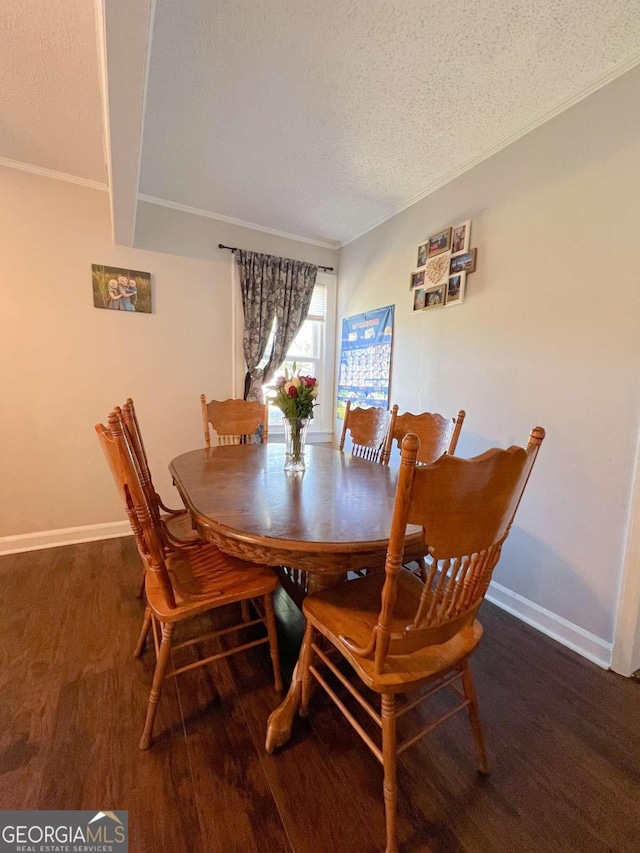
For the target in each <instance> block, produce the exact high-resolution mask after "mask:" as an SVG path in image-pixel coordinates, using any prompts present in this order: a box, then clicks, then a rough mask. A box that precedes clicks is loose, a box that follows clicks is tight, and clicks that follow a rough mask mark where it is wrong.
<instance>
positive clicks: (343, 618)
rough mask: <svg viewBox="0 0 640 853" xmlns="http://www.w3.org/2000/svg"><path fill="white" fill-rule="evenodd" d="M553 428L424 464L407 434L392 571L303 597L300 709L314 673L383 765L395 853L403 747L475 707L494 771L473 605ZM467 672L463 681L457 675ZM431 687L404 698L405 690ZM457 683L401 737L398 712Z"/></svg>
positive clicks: (481, 754) (480, 745) (475, 724)
mask: <svg viewBox="0 0 640 853" xmlns="http://www.w3.org/2000/svg"><path fill="white" fill-rule="evenodd" d="M543 438H544V430H543V429H542V428H541V427H536V428H535V429H534V430H533V431H532V433H531V435H530V438H529V443H528V445H527V448H526V449H524V448H521V447H510V448H509V449H508V450H499V449H494V450H489V451H487V452H486V453H483V454H482V455H481V456H476V457H475V458H473V459H460V458H457V457H455V456H448V455H445V456H442V457H440V458H439V459H438V460H437V461H436V462H434V463H433V464H431V465H425V466H420V467H418V466H416V458H417V455H418V450H419V440H418V438H417V437H416V436H415V435H412V434H409V435H408V436H406V437H405V439H404V440H403V442H402V459H401V463H400V472H399V477H398V483H397V490H396V498H395V505H394V513H393V520H392V527H391V536H390V539H389V548H388V551H387V560H386V565H385V573H384V574H373V575H369V576H367V577H365V578H361V579H358V580H354V581H351V582H350V583H348V584H341V585H340V586H337V587H334V588H332V589H329V590H324V591H321V592H317V593H312V594H311V595H309V596H307V598H306V599H305V601H304V605H303V612H304V615H305V616H306V620H307V625H306V630H305V635H304V640H303V646H302V650H301V653H300V668H301V676H302V704H301V711H300V713H301V715H302V716H306V715H307V712H308V705H309V693H310V684H311V679H312V677H313V678H314V679H315V680H317V681H318V682H319V683H320V684H321V685H322V686H323V687H324V689H325V690H326V691H327V693H328V694H329V696H330V697H331V698H332V699H333V701H334V702H335V703H336V704H337V706H338V707H339V708H340V710H341V711H342V712H343V713H344V715H345V716H346V717H347V719H348V720H349V722H350V723H351V725H352V726H353V727H354V728H355V730H356V731H357V732H358V734H359V735H360V736H361V737H362V738H363V740H364V741H365V743H366V744H367V746H368V747H369V749H370V750H371V751H372V752H373V754H374V756H375V757H376V758H377V759H378V761H379V762H380V763H381V764H382V766H383V769H384V804H385V812H386V826H387V830H386V835H387V841H386V851H387V853H396V851H397V849H398V848H397V842H396V828H395V825H396V805H397V797H398V791H397V785H396V761H397V756H398V755H399V754H401V753H402V752H404V750H405V749H407V748H408V747H409V746H412V745H413V744H414V743H415V742H416V741H417V740H418V739H419V738H421V737H422V736H423V735H425V734H427V733H428V732H430V731H432V730H433V729H434V728H435V727H436V726H438V725H440V723H442V722H444V721H445V720H446V719H448V718H449V717H450V716H452V715H453V714H455V713H457V712H458V711H462V710H463V709H465V708H466V709H467V713H468V715H469V722H470V724H471V731H472V734H473V738H474V741H475V747H476V753H477V761H478V769H479V771H480V772H481V773H485V774H486V773H488V772H489V762H488V758H487V753H486V749H485V744H484V738H483V734H482V728H481V724H480V716H479V712H478V701H477V697H476V691H475V686H474V683H473V678H472V676H471V671H470V669H469V658H470V657H471V655H472V653H473V652H474V650H475V648H476V647H477V645H478V643H479V641H480V638H481V636H482V626H481V624H480V623H479V622H478V621H477V620H476V618H475V617H476V614H477V612H478V608H479V607H480V605H481V603H482V600H483V598H484V595H485V593H486V591H487V587H488V586H489V581H490V580H491V574H492V572H493V570H494V568H495V566H496V564H497V563H498V560H499V558H500V552H501V550H502V546H503V544H504V541H505V539H506V538H507V536H508V534H509V529H510V527H511V524H512V522H513V518H514V515H515V512H516V510H517V508H518V504H519V503H520V499H521V497H522V494H523V492H524V488H525V486H526V484H527V480H528V478H529V475H530V473H531V469H532V467H533V464H534V461H535V458H536V455H537V453H538V449H539V447H540V444H541V443H542V440H543ZM407 524H416V525H419V526H421V527H422V528H423V531H424V538H425V542H426V544H427V545H428V548H429V554H430V566H429V577H428V579H427V583H426V584H425V583H422V582H421V581H420V580H418V579H417V578H416V577H414V576H413V575H411V574H409V573H407V572H402V571H400V567H401V563H402V551H403V544H404V538H405V530H406V526H407ZM317 632H319V633H320V634H322V635H323V636H324V637H325V638H326V639H327V640H328V641H329V642H330V643H331V644H332V646H333V647H334V648H335V649H337V651H338V652H339V653H340V654H341V655H342V656H344V658H346V660H347V661H348V662H349V664H350V665H351V667H352V668H353V670H354V671H355V673H356V674H357V675H358V676H359V678H360V679H361V680H362V682H364V684H365V685H366V686H367V687H368V688H369V689H370V690H373V691H375V692H376V693H378V694H380V696H381V701H380V706H381V711H380V713H378V711H377V710H376V709H374V708H373V707H372V706H371V704H370V703H369V702H367V700H366V699H365V698H364V696H362V695H361V694H360V692H359V691H358V690H357V689H356V687H355V686H354V685H353V684H352V683H351V681H350V680H349V679H347V678H346V677H345V675H343V673H342V672H341V671H340V669H338V668H337V666H336V665H335V664H334V663H333V662H332V661H331V660H330V658H329V657H327V655H326V653H325V652H324V651H323V650H322V649H321V648H320V646H319V645H318V644H317V643H316V641H315V637H316V633H317ZM315 658H317V659H318V660H319V662H320V663H323V664H325V665H326V666H327V667H328V668H329V670H330V671H331V672H332V673H333V675H334V676H335V677H336V678H337V679H338V680H339V681H340V682H341V683H342V685H343V686H344V687H345V688H346V689H347V690H348V691H349V693H351V694H352V696H353V697H354V698H355V699H356V700H357V701H358V703H359V704H360V705H361V706H362V707H363V708H364V709H365V711H366V712H367V713H368V715H369V716H370V717H371V718H372V720H373V721H374V723H375V724H376V725H377V727H378V728H379V729H380V730H381V747H379V746H378V745H377V743H376V742H375V741H374V739H373V738H372V737H370V735H369V734H368V732H367V731H365V729H364V728H363V727H362V726H361V725H360V723H359V722H358V721H357V720H356V719H355V717H354V716H353V715H352V714H351V712H350V711H349V710H348V709H347V707H346V706H345V704H344V702H343V701H342V699H340V698H339V697H338V696H337V694H336V692H335V691H334V689H333V688H332V687H331V686H330V685H329V683H328V682H327V680H326V678H325V675H324V674H321V673H320V671H319V670H318V667H317V665H316V662H315ZM460 682H461V683H460ZM424 687H426V688H427V689H426V691H422V693H421V695H420V696H419V697H418V698H417V699H415V700H414V699H412V700H407V701H405V702H404V703H403V704H402V705H399V704H397V700H396V696H397V694H404V693H407V692H410V691H413V690H416V689H418V688H424ZM445 688H447V689H449V690H451V691H452V692H453V694H454V696H455V697H456V700H457V704H456V706H455V707H454V708H453V709H451V708H449V710H447V711H446V712H445V713H443V714H441V715H440V716H439V717H437V718H436V719H435V720H431V721H430V722H429V723H428V725H426V726H424V725H423V727H422V728H421V730H420V731H418V733H417V734H412V735H411V736H409V737H408V738H407V739H405V740H404V742H403V743H398V741H397V736H396V727H397V721H398V719H399V718H400V717H402V715H403V714H405V713H406V712H408V711H410V710H412V709H413V708H416V707H417V706H418V705H419V704H420V703H421V702H422V701H423V700H424V699H426V698H428V697H430V696H433V695H434V694H435V693H437V692H438V691H440V690H443V689H445Z"/></svg>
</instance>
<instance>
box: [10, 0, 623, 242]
mask: <svg viewBox="0 0 640 853" xmlns="http://www.w3.org/2000/svg"><path fill="white" fill-rule="evenodd" d="M129 2H130V5H128V4H129ZM150 2H151V0H126V2H125V0H100V3H101V4H102V5H100V3H99V4H98V5H97V6H96V8H99V9H100V8H102V9H104V8H107V9H108V10H110V11H111V13H112V15H113V16H117V18H116V20H117V21H119V22H120V25H121V26H124V27H126V26H127V20H128V17H130V16H131V15H132V14H133V13H132V12H131V10H133V9H136V8H138V7H140V6H141V4H146V6H147V7H148V6H149V4H150ZM132 21H133V19H132ZM144 35H145V33H144V32H141V33H140V45H141V51H142V50H144V46H145V40H144V38H143V36H144ZM112 53H113V52H112ZM114 56H115V54H114V55H112V56H111V58H110V57H109V56H107V76H108V79H109V81H110V82H112V81H113V80H114V78H115V77H117V78H118V81H120V80H121V81H123V82H122V87H124V88H123V89H122V92H121V94H122V95H123V96H124V100H125V101H126V95H127V91H126V90H127V87H128V88H129V89H131V91H133V89H134V85H133V71H132V76H131V77H129V78H128V77H127V75H126V74H121V73H120V72H121V71H122V67H121V57H119V56H116V57H115V58H114ZM110 61H111V63H112V64H111V68H110V69H109V62H110ZM114 62H115V63H116V65H115V69H116V70H117V72H118V73H117V74H113V72H114V65H113V63H114ZM637 62H640V0H609V2H608V3H602V2H601V0H537V2H536V3H533V2H531V0H482V2H477V0H449V2H448V3H446V4H442V3H435V2H434V0H321V2H319V0H233V2H211V0H156V2H155V16H154V26H153V32H152V40H151V56H150V64H149V79H148V89H147V97H146V111H145V115H144V137H143V144H142V157H141V171H140V181H139V185H138V184H137V183H136V180H135V174H134V177H133V179H132V180H131V182H130V184H131V185H130V187H129V188H128V189H127V191H128V192H129V193H131V194H132V197H133V199H134V204H135V194H136V191H137V190H139V192H140V193H142V194H143V195H145V196H153V197H156V198H159V199H164V200H166V201H168V202H171V203H177V204H181V205H186V206H188V207H191V208H198V209H201V210H203V211H208V212H210V213H211V214H214V215H218V216H222V217H230V218H232V219H236V220H242V221H245V222H248V223H254V224H257V225H259V226H262V227H264V228H267V229H272V230H277V231H283V232H289V233H292V234H297V235H299V236H301V237H303V238H310V239H316V240H328V241H335V242H344V241H348V240H349V239H351V238H352V237H354V236H355V235H356V234H358V233H360V232H362V231H363V230H365V229H367V228H368V227H370V226H372V225H373V224H374V223H375V222H377V221H379V220H381V219H382V218H384V217H387V216H389V215H390V214H391V213H393V211H395V210H397V209H398V208H399V207H401V206H403V205H406V204H407V203H408V202H410V201H411V200H412V199H415V198H417V197H420V196H421V195H422V194H424V193H425V191H426V190H428V189H430V188H433V187H435V186H437V185H438V184H441V183H442V182H444V181H445V180H447V179H448V178H450V177H451V176H454V175H455V174H456V173H459V172H460V171H461V170H463V169H464V168H466V167H468V166H469V165H470V164H473V163H474V162H477V161H478V160H479V159H481V158H482V157H483V156H487V155H488V154H489V153H491V152H492V151H495V150H496V149H497V148H499V147H500V146H501V145H503V144H505V143H506V142H507V141H510V140H512V139H515V138H517V136H518V135H520V134H522V133H523V132H525V131H526V130H528V129H530V128H531V127H533V126H535V124H536V123H539V122H540V121H541V120H543V119H544V118H545V117H548V116H549V115H551V114H553V113H554V112H557V111H558V110H559V109H561V108H562V107H564V106H566V105H568V104H570V103H572V102H573V101H575V100H576V99H577V98H579V97H581V96H583V95H584V94H586V93H588V92H589V91H590V90H591V89H593V88H594V87H596V86H598V85H601V84H603V83H604V82H607V80H608V79H613V77H615V76H616V75H617V74H619V73H622V72H623V71H624V70H626V69H627V68H629V67H631V66H632V65H633V64H634V63H637ZM134 64H135V63H134ZM109 70H111V72H112V74H111V75H110V76H109ZM98 72H99V68H98V58H97V38H96V22H95V20H94V3H92V2H91V0H5V2H4V3H2V4H0V161H1V160H3V159H4V160H5V161H6V160H13V161H20V162H22V163H29V164H32V165H33V166H36V167H40V168H45V169H50V170H53V171H57V172H61V173H66V174H67V175H73V176H76V177H77V178H81V179H85V180H92V181H100V182H104V180H105V166H104V155H103V144H102V138H103V126H102V122H103V109H102V104H101V96H100V90H99V73H98ZM138 77H139V75H138ZM129 83H130V85H129ZM143 83H144V75H142V78H141V79H138V81H137V85H138V86H142V85H143ZM119 92H120V90H119ZM121 100H122V99H121ZM112 106H113V105H112ZM125 124H127V122H125ZM138 124H140V122H138ZM110 134H111V136H110V140H111V143H113V140H114V138H115V139H116V140H118V141H119V142H121V141H123V140H125V141H126V140H130V143H131V149H130V152H129V153H130V154H131V158H132V162H135V163H136V164H137V162H138V145H139V137H138V136H137V135H136V133H135V132H133V131H132V127H131V126H124V127H122V128H118V127H115V128H110ZM114 134H115V136H114ZM121 134H122V135H121ZM111 150H112V152H113V145H111ZM133 171H134V173H135V171H136V170H135V169H134V170H133Z"/></svg>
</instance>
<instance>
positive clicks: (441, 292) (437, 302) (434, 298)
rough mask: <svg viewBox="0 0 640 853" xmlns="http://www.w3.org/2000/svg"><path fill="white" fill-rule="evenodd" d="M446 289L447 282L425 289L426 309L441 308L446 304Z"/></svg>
mask: <svg viewBox="0 0 640 853" xmlns="http://www.w3.org/2000/svg"><path fill="white" fill-rule="evenodd" d="M446 290H447V286H446V284H441V285H440V286H439V287H430V288H429V290H427V291H425V294H424V310H425V311H428V310H429V308H439V307H440V306H441V305H444V300H445V296H446Z"/></svg>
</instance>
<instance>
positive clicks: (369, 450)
mask: <svg viewBox="0 0 640 853" xmlns="http://www.w3.org/2000/svg"><path fill="white" fill-rule="evenodd" d="M388 425H389V412H388V410H387V409H378V408H374V407H371V408H369V409H361V408H360V407H358V406H356V408H355V409H352V408H351V400H348V401H347V406H346V409H345V413H344V421H343V423H342V435H341V437H340V450H344V446H345V441H346V439H347V433H348V434H349V437H350V438H351V454H352V455H353V456H358V457H360V458H361V459H368V460H369V461H370V462H380V461H381V455H382V448H383V443H384V437H385V434H386V431H387V427H388Z"/></svg>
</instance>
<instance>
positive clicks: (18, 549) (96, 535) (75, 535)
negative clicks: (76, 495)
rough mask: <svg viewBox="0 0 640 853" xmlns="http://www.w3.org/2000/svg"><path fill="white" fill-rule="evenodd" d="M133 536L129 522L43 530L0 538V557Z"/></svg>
mask: <svg viewBox="0 0 640 853" xmlns="http://www.w3.org/2000/svg"><path fill="white" fill-rule="evenodd" d="M119 536H131V527H130V526H129V522H128V521H112V522H110V523H108V524H87V525H85V526H83V527H63V528H61V529H60V530H43V531H41V532H40V533H24V534H22V535H20V536H0V555H3V554H20V553H22V552H23V551H40V550H41V549H43V548H56V547H58V546H60V545H77V544H78V543H79V542H93V541H94V540H96V539H115V538H117V537H119Z"/></svg>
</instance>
